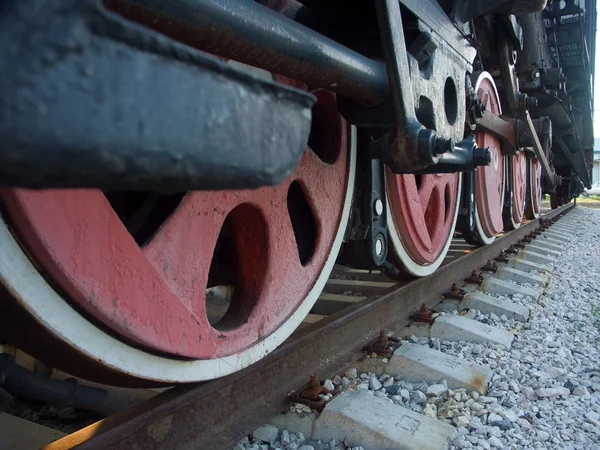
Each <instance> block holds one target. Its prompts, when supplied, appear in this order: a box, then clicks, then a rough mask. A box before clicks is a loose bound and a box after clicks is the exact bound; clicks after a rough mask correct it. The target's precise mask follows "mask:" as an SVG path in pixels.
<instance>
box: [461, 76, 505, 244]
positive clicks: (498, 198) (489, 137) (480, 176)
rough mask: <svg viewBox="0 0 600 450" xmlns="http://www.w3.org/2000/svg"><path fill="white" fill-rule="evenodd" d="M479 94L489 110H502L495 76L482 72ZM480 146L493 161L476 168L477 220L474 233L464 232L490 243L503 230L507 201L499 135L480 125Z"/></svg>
mask: <svg viewBox="0 0 600 450" xmlns="http://www.w3.org/2000/svg"><path fill="white" fill-rule="evenodd" d="M475 91H476V92H477V96H478V97H479V98H480V99H481V100H482V101H483V104H484V105H485V108H486V110H488V111H490V112H491V113H492V114H495V115H498V116H499V115H500V114H502V109H501V107H500V99H499V98H498V91H497V90H496V85H495V84H494V79H493V78H492V77H491V75H490V74H489V73H487V72H482V73H481V74H480V75H479V77H478V79H477V83H476V84H475ZM475 141H476V142H477V146H478V147H489V149H490V151H491V153H492V161H491V163H490V164H489V165H488V166H483V167H478V168H477V169H476V170H475V223H474V227H473V235H472V236H465V238H466V239H468V240H469V241H471V242H473V243H478V244H489V243H490V242H492V241H494V239H496V236H497V235H498V233H500V232H501V231H503V230H504V223H503V219H502V207H503V204H504V180H505V174H504V171H505V169H504V156H503V155H502V149H501V144H500V139H498V138H497V137H496V136H494V135H493V134H492V133H490V132H489V131H486V130H483V129H478V130H477V131H476V133H475Z"/></svg>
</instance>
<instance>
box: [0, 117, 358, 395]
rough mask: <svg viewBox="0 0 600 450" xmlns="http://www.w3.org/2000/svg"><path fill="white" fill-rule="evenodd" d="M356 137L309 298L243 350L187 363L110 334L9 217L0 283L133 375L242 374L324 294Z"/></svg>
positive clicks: (64, 336)
mask: <svg viewBox="0 0 600 450" xmlns="http://www.w3.org/2000/svg"><path fill="white" fill-rule="evenodd" d="M350 130H351V133H350V135H351V137H350V142H351V143H350V167H349V170H348V185H347V187H346V197H345V200H344V205H343V209H342V216H341V219H340V225H339V229H338V232H337V234H336V236H335V238H334V242H333V245H332V249H331V252H330V254H329V256H328V258H327V261H326V262H325V265H324V267H323V271H322V272H321V275H320V276H319V278H318V279H317V281H316V282H315V284H314V286H313V287H312V289H311V290H310V292H309V293H308V295H307V297H306V299H305V300H304V302H303V303H302V304H301V305H300V306H299V307H298V308H297V309H296V310H295V311H294V313H293V314H292V315H291V316H290V317H289V318H288V319H287V321H286V322H284V323H283V324H282V326H281V327H280V328H278V329H277V330H275V331H274V332H273V333H271V334H270V335H269V336H267V337H265V338H264V339H263V340H261V341H259V342H256V343H255V344H254V345H252V346H251V347H249V348H247V349H246V350H244V351H243V352H239V353H237V354H235V355H230V356H226V357H222V358H215V359H210V360H189V361H182V360H176V359H170V358H165V357H162V356H157V355H153V354H150V353H145V352H143V351H141V350H139V349H137V348H134V347H130V346H128V345H127V344H125V343H123V342H121V341H119V340H117V339H115V338H114V337H112V336H111V335H108V334H106V333H105V332H104V331H102V330H101V329H99V328H96V327H95V326H94V325H93V324H91V323H90V322H88V321H87V320H86V319H85V318H84V317H83V316H81V315H80V314H79V313H78V312H76V311H75V310H74V309H73V308H71V306H70V305H69V304H68V303H67V302H66V301H65V300H63V298H62V297H60V296H59V295H58V294H57V293H56V291H54V289H53V288H52V287H51V286H50V285H49V284H48V283H47V282H46V280H45V279H44V277H43V276H42V275H41V274H40V273H39V272H38V271H37V269H36V268H35V266H33V264H32V263H31V262H30V261H29V259H28V257H27V255H26V254H25V253H24V252H23V250H22V249H21V247H20V246H19V244H18V242H17V241H16V240H15V238H14V237H13V235H12V234H11V232H10V230H9V228H8V226H7V224H6V223H5V222H4V220H0V249H2V253H3V256H4V258H0V282H2V283H3V284H4V285H5V286H6V287H7V289H8V290H9V292H10V293H11V294H12V296H13V297H14V298H15V299H16V300H17V301H18V302H19V303H20V305H21V306H22V307H23V308H24V309H25V310H26V311H27V312H28V313H29V314H30V315H31V316H32V317H33V318H34V319H35V320H36V321H37V322H39V323H40V324H41V325H42V326H43V327H44V328H45V329H46V330H48V331H49V333H52V334H53V335H54V336H55V337H56V338H57V339H59V340H61V341H62V342H64V343H65V344H67V345H69V346H70V347H72V348H73V349H75V350H77V351H78V352H80V353H82V354H84V355H86V356H87V357H88V358H90V359H93V360H96V361H98V362H99V363H101V364H103V365H105V366H107V367H110V368H112V369H114V370H116V371H118V372H121V373H124V374H127V375H129V376H132V377H136V378H141V379H147V380H154V381H157V382H173V380H177V382H183V383H185V382H195V381H205V380H210V379H214V378H219V377H222V376H225V375H229V374H231V373H233V372H237V371H239V370H241V369H243V368H245V367H247V366H249V365H251V364H253V363H254V362H256V361H258V360H260V359H262V358H263V357H264V356H265V355H267V354H268V353H270V352H272V351H273V350H275V349H276V348H277V347H278V346H279V345H280V344H281V343H282V342H283V341H284V340H285V339H287V338H288V337H289V336H290V335H291V334H292V333H293V332H294V330H296V328H297V327H298V325H300V323H301V322H302V321H303V319H304V318H305V317H306V315H307V314H308V313H309V312H310V310H311V308H312V307H313V305H314V303H315V302H316V301H317V299H318V298H319V295H320V294H321V292H322V290H323V288H324V286H325V283H326V282H327V279H328V278H329V274H330V273H331V270H332V269H333V265H334V264H335V261H336V259H337V255H338V253H339V250H340V247H341V245H342V241H343V237H344V234H345V231H346V227H347V225H348V217H349V215H350V206H351V203H352V193H353V187H354V176H355V163H356V128H355V127H354V126H352V127H351V128H350Z"/></svg>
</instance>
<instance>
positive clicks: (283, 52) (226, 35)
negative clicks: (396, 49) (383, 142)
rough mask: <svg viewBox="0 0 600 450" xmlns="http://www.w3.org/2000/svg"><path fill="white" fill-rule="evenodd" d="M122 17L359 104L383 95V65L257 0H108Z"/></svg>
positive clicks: (378, 99)
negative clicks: (332, 92) (331, 92)
mask: <svg viewBox="0 0 600 450" xmlns="http://www.w3.org/2000/svg"><path fill="white" fill-rule="evenodd" d="M107 3H108V5H109V6H110V7H111V8H114V9H115V10H116V11H118V12H119V13H121V14H123V15H124V16H126V17H131V18H133V19H134V20H136V21H140V22H141V23H145V24H148V25H149V26H151V27H153V28H157V29H160V31H161V32H164V33H166V34H167V35H169V36H173V37H175V38H176V39H178V40H181V41H182V42H185V43H187V44H189V45H191V46H193V47H196V48H199V49H201V50H205V51H207V52H209V53H212V54H215V55H218V56H221V57H224V58H230V59H233V60H236V61H240V62H243V63H246V64H251V65H253V66H255V67H260V68H262V69H265V70H269V71H272V72H275V73H278V74H281V75H286V76H290V77H292V78H295V79H299V80H303V81H305V82H307V83H309V84H310V85H311V86H313V87H315V88H317V87H321V88H324V89H329V90H332V91H334V92H338V93H340V94H342V95H345V96H347V97H350V98H353V99H355V100H356V101H358V102H359V103H361V104H363V105H365V106H374V105H377V104H379V103H381V102H382V101H383V100H384V99H385V98H386V97H387V95H388V92H389V88H388V81H387V74H386V70H385V66H384V65H383V63H382V62H381V61H375V60H371V59H369V58H367V57H365V56H363V55H361V54H359V53H357V52H355V51H353V50H351V49H349V48H347V47H344V46H343V45H341V44H339V43H337V42H335V41H333V40H331V39H329V38H327V37H326V36H323V35H322V34H319V33H317V32H315V31H313V30H311V29H309V28H307V27H305V26H303V25H301V24H299V23H298V22H295V21H294V20H292V19H289V18H287V17H285V16H283V15H281V14H279V13H277V12H275V11H273V10H271V9H269V8H267V7H265V6H263V5H261V4H259V3H257V2H254V1H245V0H176V1H172V0H109V1H108V2H107Z"/></svg>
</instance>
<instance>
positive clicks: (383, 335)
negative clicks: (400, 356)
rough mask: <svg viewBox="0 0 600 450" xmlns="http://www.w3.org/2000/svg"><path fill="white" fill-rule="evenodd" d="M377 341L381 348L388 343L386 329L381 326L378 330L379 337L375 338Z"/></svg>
mask: <svg viewBox="0 0 600 450" xmlns="http://www.w3.org/2000/svg"><path fill="white" fill-rule="evenodd" d="M377 342H378V343H379V345H381V347H382V348H385V347H387V346H388V344H389V343H390V340H389V339H388V335H387V331H386V330H385V329H383V328H382V329H381V330H379V339H378V340H377Z"/></svg>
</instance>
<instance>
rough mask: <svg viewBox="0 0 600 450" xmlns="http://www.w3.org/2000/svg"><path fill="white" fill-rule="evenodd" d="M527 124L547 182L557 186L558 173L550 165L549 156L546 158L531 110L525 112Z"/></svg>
mask: <svg viewBox="0 0 600 450" xmlns="http://www.w3.org/2000/svg"><path fill="white" fill-rule="evenodd" d="M525 125H526V128H525V129H526V130H527V131H528V132H529V137H530V138H531V143H532V144H533V146H532V148H533V152H534V153H535V157H536V158H537V159H538V160H539V161H540V164H541V166H542V170H543V172H544V175H545V176H546V180H547V183H550V184H551V186H552V187H555V186H557V184H558V183H557V181H558V180H557V179H556V173H555V172H554V169H553V168H552V167H550V163H549V162H548V158H546V153H545V152H544V148H543V147H542V144H541V143H540V140H539V139H538V135H537V133H536V131H535V127H534V125H533V122H532V121H531V116H530V115H529V112H525Z"/></svg>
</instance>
